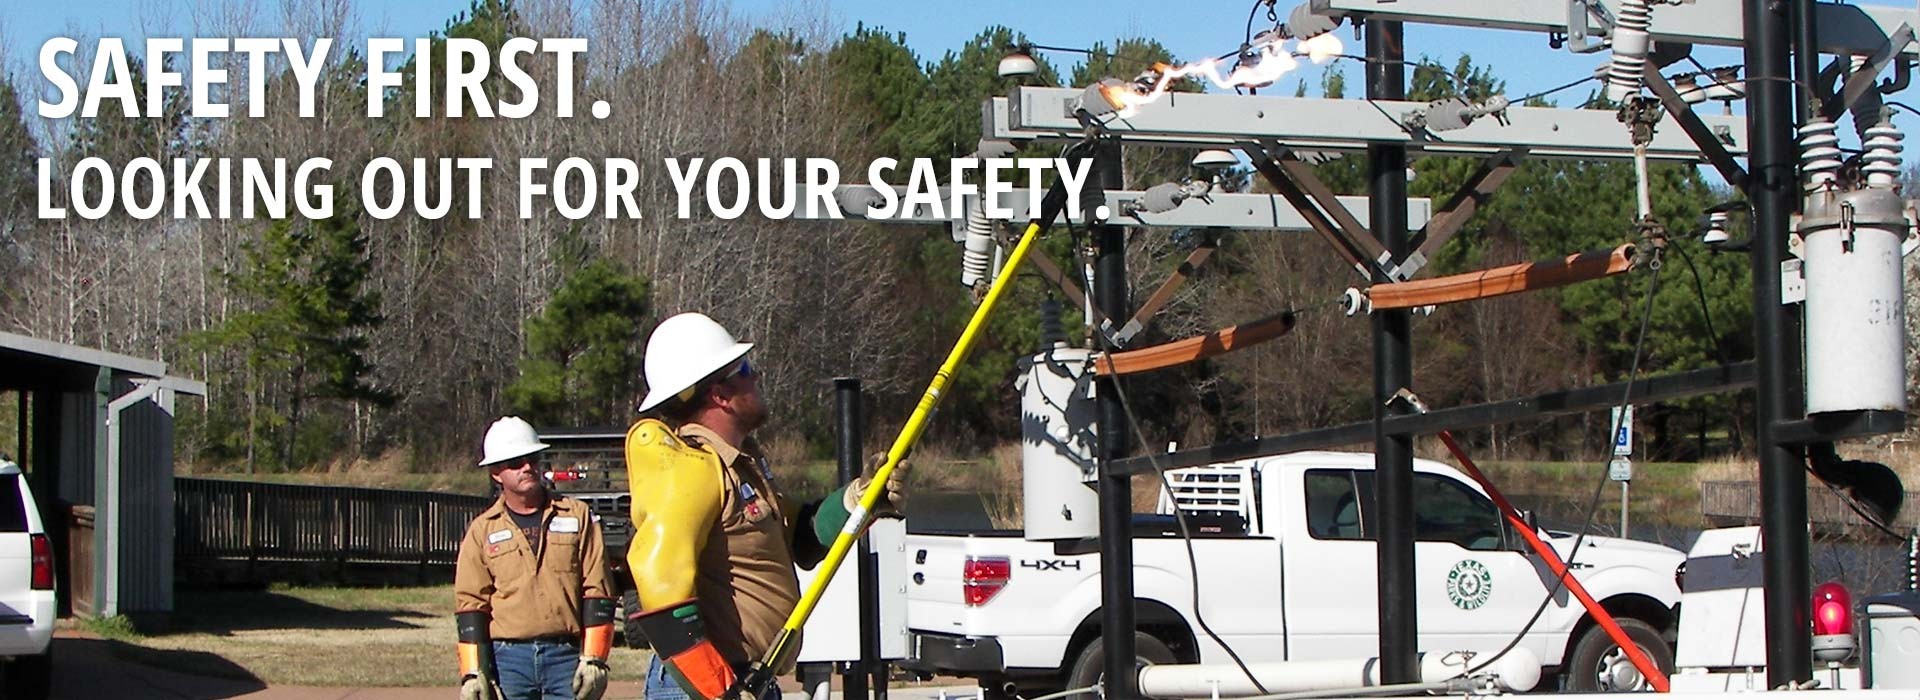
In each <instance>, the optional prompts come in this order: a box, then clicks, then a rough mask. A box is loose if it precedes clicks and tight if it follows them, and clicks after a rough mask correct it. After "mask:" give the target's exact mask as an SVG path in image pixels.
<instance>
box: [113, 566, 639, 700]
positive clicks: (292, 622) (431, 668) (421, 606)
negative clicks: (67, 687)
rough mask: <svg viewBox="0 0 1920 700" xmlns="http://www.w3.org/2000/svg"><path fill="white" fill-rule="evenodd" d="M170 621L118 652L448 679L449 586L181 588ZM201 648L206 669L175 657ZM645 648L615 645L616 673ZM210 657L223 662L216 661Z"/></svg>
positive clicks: (437, 681)
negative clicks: (199, 662) (201, 661)
mask: <svg viewBox="0 0 1920 700" xmlns="http://www.w3.org/2000/svg"><path fill="white" fill-rule="evenodd" d="M177 607H178V608H179V609H178V611H177V612H176V613H175V615H174V617H173V620H172V623H171V629H169V630H165V631H160V632H156V633H154V634H149V635H144V636H136V637H133V638H131V639H124V640H121V641H122V642H123V644H124V646H121V647H119V651H118V652H117V653H119V654H120V655H121V656H124V657H127V658H129V659H130V660H133V661H136V662H148V663H158V662H160V661H162V660H163V659H164V660H166V662H167V663H168V665H170V666H173V667H175V668H174V670H179V671H183V672H189V673H201V674H208V675H234V674H235V668H236V667H237V668H238V669H244V673H245V674H247V675H251V676H253V677H255V678H258V679H260V680H262V681H265V682H267V683H268V684H289V685H313V686H330V687H432V686H446V687H452V686H453V685H454V681H455V679H454V678H453V674H454V666H453V657H454V649H453V640H454V629H453V589H452V587H451V586H431V587H418V588H387V589H355V588H299V587H295V588H276V589H273V590H268V591H182V592H181V594H180V598H179V602H178V606H177ZM176 651H193V652H201V653H203V654H207V655H210V656H208V657H204V658H208V659H209V660H210V662H209V663H208V667H207V668H178V667H177V666H178V659H182V658H194V657H197V656H198V655H187V654H177V653H169V652H176ZM650 658H651V657H650V656H649V655H648V654H647V653H646V652H642V651H633V650H625V649H621V650H617V651H615V652H614V655H613V659H612V660H611V666H612V669H613V675H614V678H616V679H621V680H635V679H639V678H642V677H643V676H644V675H645V673H646V664H647V661H648V660H649V659H650ZM211 659H218V660H219V661H224V662H226V663H224V664H222V663H219V662H218V661H211Z"/></svg>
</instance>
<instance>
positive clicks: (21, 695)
mask: <svg viewBox="0 0 1920 700" xmlns="http://www.w3.org/2000/svg"><path fill="white" fill-rule="evenodd" d="M0 675H3V676H4V679H5V681H6V683H5V691H6V692H4V693H0V697H4V698H6V699H7V700H16V699H17V700H46V697H47V694H48V691H50V690H52V688H53V645H52V644H48V645H47V651H46V653H44V654H36V655H34V656H22V657H18V658H15V659H14V660H13V661H10V662H8V663H7V666H6V668H5V669H0Z"/></svg>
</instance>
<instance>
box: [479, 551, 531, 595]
mask: <svg viewBox="0 0 1920 700" xmlns="http://www.w3.org/2000/svg"><path fill="white" fill-rule="evenodd" d="M486 557H487V571H489V572H491V573H492V574H493V591H494V592H493V596H494V598H495V599H496V601H504V600H508V599H511V598H514V597H515V596H519V595H521V594H523V593H524V592H525V591H526V590H527V586H528V584H530V583H531V582H532V580H533V562H532V561H531V559H532V557H531V556H530V553H529V552H528V551H527V547H526V545H525V544H522V540H521V539H520V538H518V537H510V538H508V539H505V540H502V541H499V542H494V543H491V544H488V545H487V553H486Z"/></svg>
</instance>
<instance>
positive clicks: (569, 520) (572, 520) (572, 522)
mask: <svg viewBox="0 0 1920 700" xmlns="http://www.w3.org/2000/svg"><path fill="white" fill-rule="evenodd" d="M547 529H548V530H550V531H552V532H579V531H580V519H579V518H576V517H574V516H571V515H562V516H557V517H555V518H554V519H553V522H552V523H551V524H549V525H547Z"/></svg>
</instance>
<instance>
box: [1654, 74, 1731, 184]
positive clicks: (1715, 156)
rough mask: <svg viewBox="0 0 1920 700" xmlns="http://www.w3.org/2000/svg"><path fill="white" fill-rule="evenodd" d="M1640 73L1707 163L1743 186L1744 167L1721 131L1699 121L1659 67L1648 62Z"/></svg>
mask: <svg viewBox="0 0 1920 700" xmlns="http://www.w3.org/2000/svg"><path fill="white" fill-rule="evenodd" d="M1641 77H1642V78H1643V79H1644V81H1645V82H1646V84H1647V89H1648V90H1650V91H1652V92H1653V95H1654V96H1655V97H1658V98H1660V106H1662V107H1665V108H1666V109H1667V116H1669V117H1672V118H1673V121H1674V122H1675V123H1677V124H1679V125H1680V130H1681V131H1685V132H1687V138H1690V139H1693V143H1694V145H1696V146H1699V147H1700V153H1702V154H1703V155H1705V156H1706V157H1707V163H1708V164H1709V165H1712V166H1713V168H1714V169H1715V170H1718V171H1720V177H1721V178H1723V179H1725V180H1726V181H1727V183H1728V184H1730V185H1733V186H1734V187H1739V188H1744V187H1746V184H1747V171H1746V169H1745V168H1742V167H1740V163H1738V162H1736V161H1735V160H1734V159H1733V154H1731V153H1728V152H1727V147H1726V145H1724V144H1723V143H1721V141H1720V134H1719V133H1716V132H1715V131H1714V129H1713V127H1710V126H1707V124H1706V122H1704V121H1701V119H1700V115H1699V114H1696V113H1695V112H1694V111H1693V105H1690V104H1687V102H1686V100H1683V99H1680V93H1679V91H1677V90H1674V89H1673V84H1672V83H1669V82H1667V77H1666V76H1664V75H1661V74H1660V67H1659V66H1655V65H1653V64H1652V63H1648V64H1647V67H1646V70H1645V71H1643V72H1642V75H1641Z"/></svg>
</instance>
